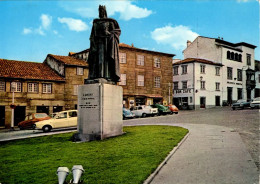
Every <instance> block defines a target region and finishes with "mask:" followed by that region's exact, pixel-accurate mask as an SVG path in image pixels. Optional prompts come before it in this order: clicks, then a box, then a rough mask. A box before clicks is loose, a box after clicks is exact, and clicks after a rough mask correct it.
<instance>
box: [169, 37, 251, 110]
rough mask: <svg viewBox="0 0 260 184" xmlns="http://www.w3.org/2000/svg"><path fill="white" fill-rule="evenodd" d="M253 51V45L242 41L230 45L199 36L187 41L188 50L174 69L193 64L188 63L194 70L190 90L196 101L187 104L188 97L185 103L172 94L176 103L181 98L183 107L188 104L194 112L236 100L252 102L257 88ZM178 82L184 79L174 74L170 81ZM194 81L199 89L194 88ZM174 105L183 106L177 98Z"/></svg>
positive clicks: (228, 103)
mask: <svg viewBox="0 0 260 184" xmlns="http://www.w3.org/2000/svg"><path fill="white" fill-rule="evenodd" d="M255 48H256V46H254V45H251V44H248V43H245V42H240V43H231V42H228V41H225V40H223V39H220V38H217V39H215V38H208V37H202V36H199V37H197V38H196V39H195V40H194V41H193V42H190V41H188V42H187V48H186V49H185V50H184V51H183V54H184V60H183V61H181V62H179V63H178V62H177V64H176V63H175V64H173V66H175V67H177V65H178V66H180V67H185V66H184V65H185V62H187V61H189V62H190V60H192V61H193V62H194V65H193V67H191V65H190V64H189V66H190V67H191V68H193V70H194V72H193V73H192V79H191V80H193V83H191V88H194V91H193V94H192V95H191V96H193V99H194V100H195V101H191V100H190V101H187V98H185V100H184V99H183V95H182V96H180V95H179V94H175V93H174V98H175V101H176V100H177V99H176V98H180V97H181V98H182V100H183V101H185V103H184V104H187V103H188V105H185V106H188V107H190V108H192V107H193V108H195V109H197V108H204V107H205V108H209V107H215V106H222V105H230V104H232V103H233V102H234V101H236V100H238V99H246V100H250V99H252V98H253V97H254V96H255V94H254V92H255V90H254V88H255V85H256V82H255V65H254V50H255ZM203 60H204V62H205V61H206V63H205V64H202V63H201V61H203ZM195 63H200V64H199V65H198V64H197V65H196V64H195ZM209 63H210V64H209ZM189 66H188V67H189ZM175 70H176V69H175ZM187 70H188V69H187ZM196 71H198V72H196ZM173 74H174V68H173ZM183 76H184V75H183ZM180 80H183V79H181V78H179V79H178V77H177V78H176V76H175V75H174V78H173V82H175V83H176V82H182V81H180ZM196 81H197V82H199V83H200V85H201V86H197V87H196ZM184 84H185V83H184ZM192 84H193V85H194V86H192ZM216 89H217V90H218V91H217V92H216ZM174 91H175V88H174ZM216 93H217V94H216ZM176 103H179V105H180V106H183V104H182V103H180V99H179V101H178V102H176Z"/></svg>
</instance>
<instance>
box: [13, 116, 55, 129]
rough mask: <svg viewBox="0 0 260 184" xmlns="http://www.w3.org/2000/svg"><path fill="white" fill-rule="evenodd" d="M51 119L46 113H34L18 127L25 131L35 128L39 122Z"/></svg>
mask: <svg viewBox="0 0 260 184" xmlns="http://www.w3.org/2000/svg"><path fill="white" fill-rule="evenodd" d="M48 119H51V117H50V116H48V115H47V114H46V113H32V114H29V115H27V116H26V117H25V119H24V121H21V122H20V123H18V127H19V128H20V129H21V130H23V129H31V128H34V124H35V123H36V122H38V121H43V120H48Z"/></svg>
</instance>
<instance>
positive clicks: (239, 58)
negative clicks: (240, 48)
mask: <svg viewBox="0 0 260 184" xmlns="http://www.w3.org/2000/svg"><path fill="white" fill-rule="evenodd" d="M238 61H239V62H242V55H241V54H239V55H238Z"/></svg>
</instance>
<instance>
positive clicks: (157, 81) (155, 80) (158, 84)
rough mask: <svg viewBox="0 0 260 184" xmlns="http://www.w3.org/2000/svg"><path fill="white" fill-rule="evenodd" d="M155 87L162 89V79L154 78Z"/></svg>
mask: <svg viewBox="0 0 260 184" xmlns="http://www.w3.org/2000/svg"><path fill="white" fill-rule="evenodd" d="M154 87H155V88H160V87H161V77H155V78H154Z"/></svg>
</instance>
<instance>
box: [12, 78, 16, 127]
mask: <svg viewBox="0 0 260 184" xmlns="http://www.w3.org/2000/svg"><path fill="white" fill-rule="evenodd" d="M11 88H12V91H13V97H12V106H14V90H15V83H13V82H12V83H11ZM11 129H12V130H14V108H12V119H11Z"/></svg>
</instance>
